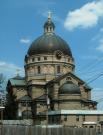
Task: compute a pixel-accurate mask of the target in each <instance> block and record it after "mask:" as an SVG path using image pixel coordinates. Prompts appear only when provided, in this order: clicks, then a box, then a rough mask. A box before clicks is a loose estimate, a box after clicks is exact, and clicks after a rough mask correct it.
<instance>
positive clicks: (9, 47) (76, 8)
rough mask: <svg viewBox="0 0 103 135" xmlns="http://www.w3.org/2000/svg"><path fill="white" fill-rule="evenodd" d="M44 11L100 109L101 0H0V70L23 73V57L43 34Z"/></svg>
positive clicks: (102, 99)
mask: <svg viewBox="0 0 103 135" xmlns="http://www.w3.org/2000/svg"><path fill="white" fill-rule="evenodd" d="M48 11H51V12H52V20H53V22H54V23H55V26H56V29H55V33H56V34H57V35H59V36H61V37H62V38H63V39H64V40H65V41H66V42H67V43H68V44H69V46H70V48H71V50H72V54H73V56H74V59H75V65H76V70H75V74H76V75H77V76H79V77H80V78H81V79H82V80H84V81H86V82H87V84H88V85H90V86H91V87H92V99H93V100H96V101H98V109H102V110H103V0H78V1H76V0H63V1H62V0H0V73H3V74H4V75H5V76H6V78H9V77H14V76H15V75H16V73H17V69H20V74H21V75H23V74H24V57H25V55H26V53H27V50H28V48H29V46H30V44H31V43H32V42H33V41H34V40H35V39H36V38H37V37H38V36H40V35H42V34H43V25H44V23H45V21H46V20H47V16H48Z"/></svg>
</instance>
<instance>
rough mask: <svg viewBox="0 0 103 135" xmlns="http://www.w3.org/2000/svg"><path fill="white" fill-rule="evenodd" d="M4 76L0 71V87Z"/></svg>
mask: <svg viewBox="0 0 103 135" xmlns="http://www.w3.org/2000/svg"><path fill="white" fill-rule="evenodd" d="M5 80H6V79H5V77H4V75H3V73H0V88H2V87H3V83H4V82H5Z"/></svg>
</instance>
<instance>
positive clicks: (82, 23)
mask: <svg viewBox="0 0 103 135" xmlns="http://www.w3.org/2000/svg"><path fill="white" fill-rule="evenodd" d="M101 17H103V0H99V1H94V2H89V3H87V4H85V5H84V6H82V7H81V8H80V9H76V10H74V11H70V12H69V13H68V15H67V18H66V19H65V21H64V27H65V28H66V29H68V30H73V29H75V28H78V27H81V28H89V27H93V26H95V25H96V24H97V23H98V21H99V20H100V18H101Z"/></svg>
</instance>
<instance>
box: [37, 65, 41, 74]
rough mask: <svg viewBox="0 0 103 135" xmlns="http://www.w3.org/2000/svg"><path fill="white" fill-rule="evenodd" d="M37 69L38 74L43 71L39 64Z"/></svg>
mask: <svg viewBox="0 0 103 135" xmlns="http://www.w3.org/2000/svg"><path fill="white" fill-rule="evenodd" d="M37 70H38V74H40V73H41V69H40V66H38V68H37Z"/></svg>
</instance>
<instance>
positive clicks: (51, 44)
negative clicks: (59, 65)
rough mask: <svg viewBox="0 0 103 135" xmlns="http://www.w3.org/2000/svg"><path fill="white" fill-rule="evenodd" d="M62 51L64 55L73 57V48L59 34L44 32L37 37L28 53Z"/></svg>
mask: <svg viewBox="0 0 103 135" xmlns="http://www.w3.org/2000/svg"><path fill="white" fill-rule="evenodd" d="M57 50H59V51H61V52H62V53H63V54H64V55H69V56H71V57H72V53H71V49H70V48H69V46H68V44H67V43H66V42H65V41H64V40H63V39H62V38H61V37H59V36H57V35H55V34H54V33H52V34H43V35H42V36H40V37H39V38H37V39H36V40H35V41H34V42H33V43H32V44H31V46H30V48H29V50H28V55H29V56H31V55H35V54H45V53H46V54H53V53H54V52H55V51H57Z"/></svg>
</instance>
